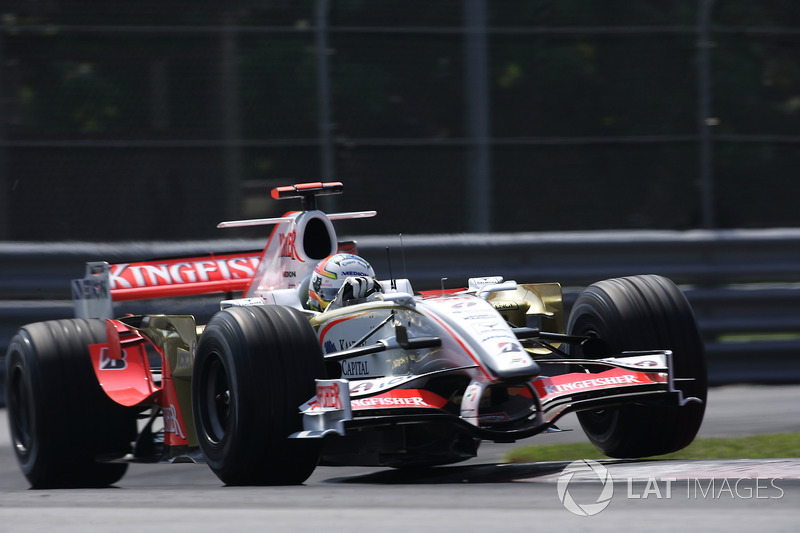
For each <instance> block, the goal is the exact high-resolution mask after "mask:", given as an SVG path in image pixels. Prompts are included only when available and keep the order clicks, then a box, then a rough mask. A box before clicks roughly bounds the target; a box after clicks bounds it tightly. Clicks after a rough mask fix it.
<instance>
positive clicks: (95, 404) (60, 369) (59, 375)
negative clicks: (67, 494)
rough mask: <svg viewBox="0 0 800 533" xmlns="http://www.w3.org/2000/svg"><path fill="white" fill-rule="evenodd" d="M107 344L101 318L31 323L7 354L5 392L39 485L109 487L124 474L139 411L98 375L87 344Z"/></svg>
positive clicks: (23, 457) (24, 459)
mask: <svg viewBox="0 0 800 533" xmlns="http://www.w3.org/2000/svg"><path fill="white" fill-rule="evenodd" d="M104 342H106V328H105V323H104V321H102V320H83V319H74V320H54V321H49V322H38V323H35V324H28V325H26V326H23V327H22V329H20V330H19V332H18V333H17V334H16V335H15V336H14V337H13V338H12V339H11V344H10V345H9V348H8V352H7V353H6V394H7V404H8V405H7V407H8V422H9V429H10V432H11V440H12V444H13V445H14V451H15V453H16V456H17V460H18V462H19V464H20V467H21V468H22V472H23V473H24V474H25V477H26V478H27V479H28V482H29V483H30V484H31V486H32V487H33V488H35V489H46V488H79V487H106V486H108V485H111V484H113V483H115V482H117V481H119V479H120V478H122V476H123V475H124V474H125V471H126V470H127V468H128V465H127V463H101V462H97V461H96V458H97V457H98V456H104V457H105V458H114V457H117V458H118V457H122V456H123V455H124V454H126V453H128V452H129V451H130V447H131V442H132V441H133V440H134V439H135V438H136V413H135V411H133V410H132V409H130V408H126V407H123V406H121V405H119V404H117V403H115V402H114V401H112V400H111V399H110V398H109V397H108V396H106V394H105V393H104V392H103V390H102V388H101V387H100V384H99V383H98V381H97V377H96V376H95V373H94V370H93V369H92V360H91V357H90V355H89V348H88V347H89V345H90V344H99V343H104Z"/></svg>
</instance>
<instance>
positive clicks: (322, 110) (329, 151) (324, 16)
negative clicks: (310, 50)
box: [315, 0, 335, 181]
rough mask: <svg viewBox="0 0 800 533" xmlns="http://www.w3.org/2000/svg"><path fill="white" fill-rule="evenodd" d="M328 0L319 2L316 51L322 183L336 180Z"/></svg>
mask: <svg viewBox="0 0 800 533" xmlns="http://www.w3.org/2000/svg"><path fill="white" fill-rule="evenodd" d="M328 12H329V4H328V0H317V2H316V6H315V18H316V23H315V25H316V50H317V106H318V113H319V114H318V120H317V127H318V129H319V140H320V158H321V164H322V168H321V172H322V176H321V178H322V181H333V179H334V178H335V176H334V172H335V167H334V159H333V140H332V138H331V129H332V128H333V124H332V122H331V120H332V119H331V88H330V74H329V71H328Z"/></svg>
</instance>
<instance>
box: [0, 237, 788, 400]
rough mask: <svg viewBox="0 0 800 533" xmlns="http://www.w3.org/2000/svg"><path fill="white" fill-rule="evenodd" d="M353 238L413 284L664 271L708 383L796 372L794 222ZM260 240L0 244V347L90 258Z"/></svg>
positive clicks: (62, 299) (200, 302)
mask: <svg viewBox="0 0 800 533" xmlns="http://www.w3.org/2000/svg"><path fill="white" fill-rule="evenodd" d="M357 241H358V246H359V252H360V254H361V255H363V256H364V257H365V258H367V259H368V260H369V261H370V262H371V263H372V264H373V266H374V267H375V270H376V271H377V272H379V273H380V275H381V276H383V277H387V276H388V275H389V271H390V270H391V271H392V273H393V275H394V276H396V277H407V278H409V279H410V280H411V281H412V284H413V286H414V288H415V289H418V290H420V289H436V288H438V287H441V286H442V285H444V286H445V287H458V286H463V285H464V284H465V283H466V280H467V278H469V277H474V276H485V275H502V276H504V277H505V278H506V279H515V280H517V281H520V282H538V281H558V282H560V283H561V284H562V286H563V287H564V295H565V301H566V303H567V307H569V306H570V304H571V303H572V302H573V301H574V300H575V298H576V297H577V294H578V293H579V292H580V290H581V289H582V288H583V287H585V286H586V285H589V284H590V283H593V282H594V281H598V280H601V279H606V278H611V277H618V276H627V275H633V274H645V273H646V274H661V275H664V276H667V277H669V278H671V279H673V280H674V281H675V282H676V283H678V284H679V285H680V286H681V288H682V289H683V290H684V293H685V294H686V296H687V297H688V299H689V301H690V302H691V303H692V306H693V308H694V310H695V315H696V317H697V321H698V325H699V327H700V331H701V334H702V335H703V338H704V340H705V343H706V349H707V352H708V357H709V373H710V380H711V382H712V383H713V384H723V383H732V382H762V383H763V382H767V383H778V382H782V383H785V382H798V383H800V229H766V230H719V231H704V230H696V231H687V232H668V231H634V232H630V231H603V232H579V233H517V234H472V235H466V234H465V235H416V236H414V235H412V236H403V237H402V238H400V237H399V236H366V237H359V238H357ZM265 242H266V239H263V240H257V239H246V240H224V241H193V242H154V243H138V242H133V243H125V244H97V243H80V242H75V243H8V242H6V243H0V354H5V350H6V349H7V346H8V342H9V340H10V338H11V336H12V335H13V334H14V332H15V331H16V330H17V329H18V328H19V327H20V326H21V325H23V324H26V323H29V322H36V321H40V320H47V319H53V318H68V317H71V316H73V310H72V302H71V292H70V280H72V279H75V278H79V277H82V276H83V274H84V265H85V263H86V262H87V261H97V260H105V261H108V262H110V263H118V262H129V261H144V260H149V259H154V258H159V257H162V258H164V257H180V256H197V255H204V254H206V253H208V252H215V253H225V252H232V251H242V250H255V249H260V248H263V246H264V244H265ZM401 243H402V245H401ZM442 278H447V279H446V280H445V281H442ZM218 300H219V297H218V296H213V295H212V296H208V297H202V298H200V297H192V298H188V299H187V298H184V299H174V300H170V301H166V302H165V301H160V302H152V301H149V302H148V301H145V302H127V303H125V304H124V306H123V305H122V304H115V311H119V313H120V314H123V313H126V312H130V313H148V312H153V313H156V312H158V313H164V312H166V313H186V312H192V313H194V314H196V315H197V316H198V321H203V320H205V319H207V318H208V317H210V315H211V314H213V312H215V311H216V309H217V302H218ZM0 370H2V365H0ZM2 400H3V398H2V391H0V403H2Z"/></svg>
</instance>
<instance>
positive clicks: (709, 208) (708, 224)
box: [697, 0, 716, 229]
mask: <svg viewBox="0 0 800 533" xmlns="http://www.w3.org/2000/svg"><path fill="white" fill-rule="evenodd" d="M713 3H714V0H701V1H700V7H699V11H698V15H697V91H698V95H697V96H698V106H697V128H698V134H699V136H700V202H701V206H700V209H701V220H702V225H703V227H704V228H707V229H712V228H714V227H715V226H716V216H715V213H714V203H715V202H714V162H713V156H714V152H713V150H714V146H713V144H712V142H711V128H712V126H713V125H714V120H713V119H712V117H711V112H712V111H711V57H710V55H711V54H710V52H711V47H712V42H711V36H710V30H709V26H710V24H711V7H712V4H713Z"/></svg>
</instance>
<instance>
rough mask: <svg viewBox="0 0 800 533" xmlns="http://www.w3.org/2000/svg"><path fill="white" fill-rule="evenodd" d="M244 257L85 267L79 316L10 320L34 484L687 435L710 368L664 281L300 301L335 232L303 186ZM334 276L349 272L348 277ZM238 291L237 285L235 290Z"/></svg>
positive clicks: (672, 439)
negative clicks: (119, 311) (191, 311)
mask: <svg viewBox="0 0 800 533" xmlns="http://www.w3.org/2000/svg"><path fill="white" fill-rule="evenodd" d="M342 190H343V186H342V184H341V183H308V184H299V185H294V186H289V187H279V188H277V189H274V190H273V191H272V196H273V197H274V198H276V199H285V198H299V199H300V201H301V203H302V209H301V210H300V211H290V212H289V213H287V214H286V215H285V216H283V217H279V218H271V219H261V220H247V221H235V222H227V223H222V224H220V226H221V227H231V226H245V225H259V224H265V225H266V224H268V225H274V230H273V231H272V234H271V236H270V238H269V241H268V243H267V245H266V247H265V249H264V251H263V253H262V254H260V255H253V254H228V255H212V256H209V257H197V258H189V259H186V258H183V259H171V260H163V261H148V262H142V263H127V264H116V265H108V264H106V263H89V264H88V265H87V275H86V277H85V278H84V279H81V280H75V282H74V283H73V293H74V295H75V299H76V310H77V311H76V312H77V315H78V318H75V319H69V320H58V321H49V322H40V323H34V324H28V325H26V326H24V327H23V328H22V329H21V330H20V331H19V332H18V333H17V334H16V335H15V336H14V337H13V339H12V341H11V343H10V347H9V349H8V352H7V356H6V362H7V363H6V364H7V369H8V372H7V378H6V379H7V388H6V390H7V395H8V416H9V422H10V429H11V436H12V441H13V443H14V447H15V451H16V455H17V458H18V461H19V464H20V466H21V468H22V470H23V472H24V474H25V476H26V477H27V479H28V481H29V482H30V484H31V485H32V486H33V487H36V488H44V487H86V486H90V487H97V486H107V485H111V484H113V483H115V482H117V481H118V480H119V479H120V478H121V477H122V476H123V474H124V473H125V471H126V469H127V466H128V463H129V462H134V461H138V462H197V463H207V464H208V465H209V466H210V467H211V469H212V470H213V471H214V473H215V474H216V475H217V476H218V477H219V479H220V480H222V481H223V482H224V483H226V484H229V485H254V484H297V483H302V482H304V481H305V480H306V479H307V478H308V476H309V475H311V473H312V472H313V470H314V469H315V467H316V466H317V465H318V464H324V465H367V466H376V465H378V466H387V467H396V468H403V467H419V466H432V465H443V464H448V463H455V462H458V461H462V460H466V459H468V458H471V457H474V456H476V453H477V450H478V446H479V444H480V442H481V441H482V440H489V441H495V442H514V441H516V440H519V439H524V438H527V437H531V436H533V435H536V434H538V433H542V432H548V431H558V428H557V427H556V425H555V424H556V422H557V421H558V419H559V418H560V417H561V416H563V415H564V414H566V413H569V412H577V416H578V418H579V420H580V423H581V425H582V427H583V429H584V430H585V432H586V435H587V436H588V438H589V440H591V441H592V442H593V443H594V444H595V445H596V446H597V447H598V448H599V449H600V450H601V451H602V452H603V453H604V454H606V455H608V456H610V457H622V458H635V457H646V456H652V455H659V454H665V453H668V452H673V451H676V450H679V449H681V448H683V447H685V446H686V445H688V444H689V443H690V442H691V441H692V440H693V439H694V436H695V434H696V433H697V431H698V429H699V427H700V424H701V422H702V420H703V413H704V408H705V400H706V392H707V378H706V363H705V356H704V350H703V344H702V341H701V339H700V337H699V335H698V331H697V327H696V325H695V320H694V316H693V313H692V310H691V308H690V306H689V304H688V302H687V300H686V298H685V297H684V296H683V294H682V293H681V291H680V290H679V289H678V288H677V287H676V286H675V285H674V284H673V283H672V282H671V281H669V280H668V279H666V278H663V277H660V276H655V275H643V276H632V277H626V278H619V279H610V280H605V281H600V282H598V283H595V284H593V285H591V286H589V287H588V288H586V289H585V290H584V291H583V292H582V293H581V294H580V295H579V297H578V298H577V301H575V302H574V305H573V306H572V310H571V313H570V314H569V318H568V319H567V317H566V314H565V309H564V308H565V306H564V302H563V299H562V292H561V287H560V285H559V284H557V283H534V284H523V283H517V282H515V281H508V280H503V279H502V278H500V277H476V278H473V279H470V280H469V283H468V286H467V287H465V288H463V289H458V290H453V289H447V290H445V289H444V288H442V289H441V290H427V291H423V292H415V291H414V290H413V289H412V286H411V283H410V282H409V280H407V279H391V276H390V279H387V280H382V281H377V280H375V281H376V284H375V287H374V289H375V290H373V291H371V294H360V295H359V297H347V296H346V295H345V296H344V297H342V298H340V305H330V306H329V307H328V308H327V309H325V310H324V311H322V312H319V311H314V310H311V309H309V308H308V293H309V288H308V280H309V277H310V275H311V274H312V271H313V270H314V268H315V265H317V263H318V262H320V261H321V260H322V259H324V258H326V257H328V256H330V255H332V254H336V253H337V252H339V251H342V250H345V251H349V252H354V251H355V250H356V246H355V243H352V242H350V243H339V242H338V240H337V236H336V233H335V231H334V228H333V224H332V221H335V220H339V219H353V218H365V217H370V216H373V215H375V212H374V211H364V212H352V213H338V214H329V215H326V214H325V213H323V212H322V211H320V210H318V209H317V207H316V198H317V196H319V195H326V194H337V193H340V192H342ZM347 286H349V285H347V284H345V287H347ZM212 291H223V292H234V293H237V291H242V294H241V296H242V297H241V298H235V299H228V300H223V301H222V303H221V305H220V310H219V311H218V312H217V313H216V314H215V315H214V316H213V317H212V318H211V319H210V320H209V321H208V323H207V324H206V325H204V326H202V325H198V324H196V323H195V319H194V318H193V317H192V316H188V315H180V316H178V315H148V316H124V317H122V318H116V319H113V318H112V317H111V316H110V313H111V310H112V307H111V301H112V300H117V301H121V300H129V299H135V298H158V297H172V296H177V295H184V294H198V293H208V292H212ZM237 294H238V293H237Z"/></svg>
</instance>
